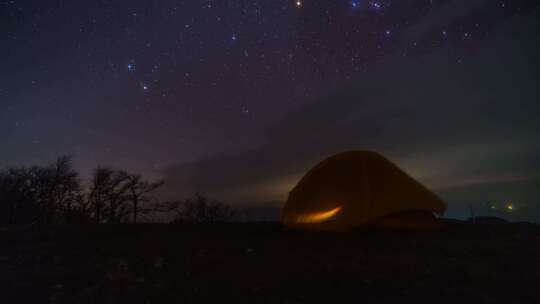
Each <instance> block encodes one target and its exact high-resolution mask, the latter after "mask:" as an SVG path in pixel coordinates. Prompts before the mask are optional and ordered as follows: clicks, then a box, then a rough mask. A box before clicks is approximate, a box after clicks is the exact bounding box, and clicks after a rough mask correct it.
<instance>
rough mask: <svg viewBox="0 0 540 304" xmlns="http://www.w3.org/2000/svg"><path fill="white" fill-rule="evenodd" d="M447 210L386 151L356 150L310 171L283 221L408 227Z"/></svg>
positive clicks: (337, 226) (292, 224)
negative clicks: (387, 157)
mask: <svg viewBox="0 0 540 304" xmlns="http://www.w3.org/2000/svg"><path fill="white" fill-rule="evenodd" d="M445 211H446V204H445V203H444V202H443V201H442V200H441V199H440V198H438V197H437V195H435V194H434V193H433V192H431V191H430V190H428V189H427V188H426V187H424V186H423V185H422V184H420V183H419V182H418V181H416V180H415V179H414V178H412V177H410V176H409V175H407V173H405V172H404V171H403V170H401V169H400V168H398V167H397V166H396V165H395V164H393V163H392V162H390V161H389V160H388V159H386V158H384V157H383V156H382V155H380V154H378V153H376V152H370V151H350V152H344V153H340V154H337V155H334V156H331V157H329V158H327V159H325V160H323V161H322V162H321V163H319V164H318V165H316V166H315V167H314V168H312V169H311V170H310V171H308V172H307V174H306V175H305V176H304V177H303V178H302V179H301V180H300V181H299V182H298V184H297V185H296V186H295V187H294V188H293V189H292V191H291V192H290V193H289V197H288V200H287V202H286V204H285V206H284V208H283V210H282V221H283V224H284V225H285V226H286V227H290V228H306V229H316V230H348V229H352V228H355V227H359V226H364V225H377V224H378V225H381V226H384V225H385V223H386V225H387V226H392V227H395V228H399V227H403V228H406V227H414V226H419V227H422V226H430V224H429V223H432V224H434V223H435V221H436V220H435V218H434V217H433V213H436V214H438V215H442V214H444V212H445ZM413 214H414V216H412V215H413ZM390 216H391V217H390Z"/></svg>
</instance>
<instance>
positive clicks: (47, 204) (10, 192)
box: [0, 156, 81, 224]
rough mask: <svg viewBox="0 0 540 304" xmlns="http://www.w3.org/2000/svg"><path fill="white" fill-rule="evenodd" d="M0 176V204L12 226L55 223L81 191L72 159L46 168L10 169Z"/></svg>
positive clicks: (69, 158)
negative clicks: (37, 222)
mask: <svg viewBox="0 0 540 304" xmlns="http://www.w3.org/2000/svg"><path fill="white" fill-rule="evenodd" d="M0 175H1V177H0V180H1V181H0V201H1V202H2V205H3V206H7V207H6V208H5V209H6V211H7V214H8V216H7V217H8V219H7V222H8V223H10V224H16V223H34V222H36V221H39V222H42V223H46V224H52V223H54V222H56V221H58V220H59V218H60V217H61V216H62V212H63V211H64V209H65V208H66V206H70V205H71V204H72V200H73V199H74V197H75V196H76V195H77V193H78V192H79V191H80V189H81V185H80V181H79V178H78V174H77V172H76V171H75V170H74V169H73V166H72V162H71V157H69V156H62V157H59V158H58V159H57V160H56V161H55V162H54V163H53V164H51V165H49V166H46V167H39V166H33V167H30V168H26V167H22V168H18V169H8V170H6V171H4V172H2V174H0Z"/></svg>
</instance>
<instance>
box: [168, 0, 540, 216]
mask: <svg viewBox="0 0 540 304" xmlns="http://www.w3.org/2000/svg"><path fill="white" fill-rule="evenodd" d="M477 2H478V3H483V1H477ZM533 19H534V16H533V17H529V18H527V17H515V18H513V19H512V20H510V21H509V22H507V24H506V25H505V26H504V27H501V28H499V30H498V32H497V33H496V34H495V35H493V36H492V37H493V38H491V39H489V40H486V41H485V42H484V43H483V44H482V46H481V47H480V48H479V49H478V50H477V51H476V52H472V53H471V52H469V51H467V50H460V49H455V48H452V47H447V48H441V49H439V50H437V51H435V52H434V53H432V54H429V55H426V56H424V57H422V58H417V59H414V58H402V57H401V55H396V56H394V57H389V58H388V59H387V60H385V62H383V63H380V64H377V65H374V66H373V67H372V69H373V70H372V71H370V72H369V73H366V74H364V75H360V76H359V77H358V78H357V79H355V80H354V81H352V82H351V84H350V85H348V86H347V87H345V88H342V89H340V90H337V91H336V92H335V93H333V94H329V95H328V96H326V97H325V98H321V99H319V100H315V101H313V102H311V103H309V104H307V105H305V106H303V107H301V108H299V109H297V110H296V111H294V112H291V113H289V114H288V115H286V116H285V117H284V118H283V119H281V120H280V121H277V122H275V123H274V124H272V125H270V126H268V128H267V132H266V134H265V135H264V138H265V144H264V145H262V146H259V147H254V148H253V149H250V150H245V151H242V152H239V153H236V154H219V155H213V156H210V157H206V158H204V159H200V160H198V161H195V162H188V163H179V164H176V165H173V166H170V167H168V168H166V169H165V171H164V174H165V178H166V180H167V181H168V182H169V187H170V188H169V191H171V192H177V193H189V192H193V191H202V192H205V193H209V194H210V195H214V196H218V197H221V198H224V199H227V200H230V201H243V202H248V201H271V200H272V201H273V200H284V199H285V198H286V195H287V191H288V189H290V188H291V187H292V186H293V185H294V184H295V182H296V181H297V180H298V179H299V178H300V177H301V176H302V174H303V173H304V172H306V170H308V169H309V168H310V167H311V166H313V165H315V164H316V163H317V162H318V161H320V160H321V159H322V158H324V157H325V156H328V155H331V154H333V153H336V152H340V151H343V150H350V149H369V150H376V151H380V152H381V153H383V154H384V155H386V156H387V157H389V158H390V159H391V160H393V161H395V162H397V163H398V164H399V165H400V166H401V167H403V168H404V169H405V170H406V171H408V172H409V173H410V174H411V175H413V176H414V177H416V178H419V179H420V180H421V181H422V182H424V183H426V184H427V185H428V186H430V187H432V188H435V189H438V190H439V191H440V193H443V194H445V195H447V197H448V198H450V199H452V200H456V197H455V196H453V195H452V193H461V194H462V195H468V194H471V192H470V191H469V190H463V189H473V188H474V187H472V186H475V185H484V186H485V185H490V184H491V185H493V184H497V185H500V184H505V183H520V182H524V181H531V180H535V179H537V178H538V173H536V172H535V170H534V168H538V167H540V159H539V158H538V157H537V155H538V152H540V145H539V143H538V141H537V140H536V138H537V134H536V132H537V131H536V130H539V129H540V117H538V114H535V113H540V105H539V104H538V102H537V101H538V99H539V97H540V96H539V95H540V94H539V90H538V88H537V85H536V83H537V81H538V79H539V78H538V72H537V71H538V70H540V69H539V68H540V67H539V62H538V56H537V54H540V47H539V45H538V43H536V42H534V41H531V39H529V38H528V37H529V36H528V35H529V33H530V28H531V27H530V26H531V23H534V20H533ZM426 22H428V23H429V21H426ZM533 28H534V27H533ZM456 56H457V57H459V58H461V59H462V61H461V63H458V62H456V61H455V58H456ZM471 187H472V188H471ZM452 189H454V190H452ZM455 189H461V190H459V191H455ZM512 189H517V188H515V187H514V188H509V193H510V192H512V191H514V190H512ZM520 189H521V188H520ZM448 191H450V192H448ZM452 191H454V192H452ZM468 191H469V192H468ZM448 193H450V194H448ZM467 193H468V194H467ZM482 193H484V192H482ZM471 195H472V194H471ZM509 195H511V194H509ZM522 196H523V197H525V196H526V195H522ZM471 197H474V195H472V196H471ZM527 197H529V198H530V197H533V195H532V194H531V195H529V196H527ZM458 205H459V203H456V206H458Z"/></svg>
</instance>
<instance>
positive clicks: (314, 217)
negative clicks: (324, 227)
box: [296, 207, 341, 224]
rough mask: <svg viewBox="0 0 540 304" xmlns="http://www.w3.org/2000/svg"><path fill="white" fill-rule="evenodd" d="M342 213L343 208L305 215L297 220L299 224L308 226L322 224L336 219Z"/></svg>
mask: <svg viewBox="0 0 540 304" xmlns="http://www.w3.org/2000/svg"><path fill="white" fill-rule="evenodd" d="M340 211H341V207H336V208H334V209H332V210H328V211H323V212H316V213H309V214H305V215H301V216H299V217H298V219H297V220H296V221H297V222H298V223H302V224H307V223H322V222H324V221H327V220H329V219H331V218H332V217H334V216H335V215H336V214H338V213H339V212H340Z"/></svg>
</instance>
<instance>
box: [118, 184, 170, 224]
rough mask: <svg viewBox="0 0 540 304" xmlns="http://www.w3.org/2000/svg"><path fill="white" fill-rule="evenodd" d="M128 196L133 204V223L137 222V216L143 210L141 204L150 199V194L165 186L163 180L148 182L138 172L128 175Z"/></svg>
mask: <svg viewBox="0 0 540 304" xmlns="http://www.w3.org/2000/svg"><path fill="white" fill-rule="evenodd" d="M126 178H127V182H126V186H127V192H128V193H127V198H128V201H129V203H130V204H131V212H132V216H133V223H134V224H136V223H137V216H138V215H139V212H140V211H141V204H142V203H145V202H147V201H148V194H149V193H151V192H153V191H155V190H156V189H157V188H159V187H161V186H163V181H157V182H148V181H145V180H143V179H142V177H141V176H140V175H138V174H128V175H127V177H126Z"/></svg>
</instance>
